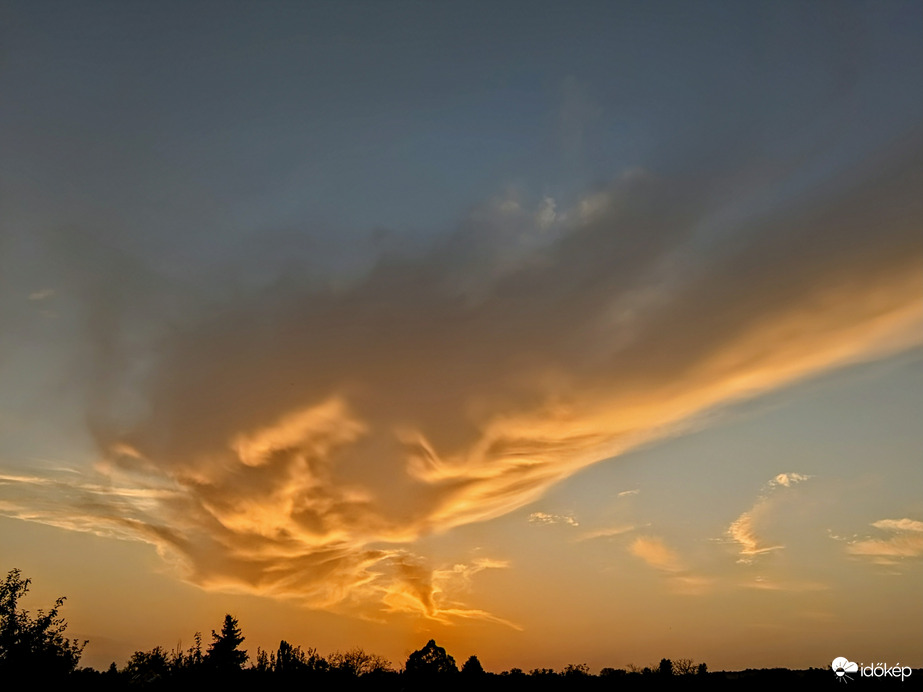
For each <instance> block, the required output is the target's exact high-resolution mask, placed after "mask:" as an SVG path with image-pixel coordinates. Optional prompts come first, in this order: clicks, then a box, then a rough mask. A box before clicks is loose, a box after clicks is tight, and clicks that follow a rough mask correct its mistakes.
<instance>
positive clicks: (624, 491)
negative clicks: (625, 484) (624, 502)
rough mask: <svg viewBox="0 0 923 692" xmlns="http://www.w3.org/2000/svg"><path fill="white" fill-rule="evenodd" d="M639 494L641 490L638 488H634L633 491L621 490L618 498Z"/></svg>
mask: <svg viewBox="0 0 923 692" xmlns="http://www.w3.org/2000/svg"><path fill="white" fill-rule="evenodd" d="M640 492H641V490H640V489H639V488H635V489H634V490H623V491H622V492H620V493H619V497H628V496H629V495H637V494H638V493H640Z"/></svg>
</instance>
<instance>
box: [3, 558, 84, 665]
mask: <svg viewBox="0 0 923 692" xmlns="http://www.w3.org/2000/svg"><path fill="white" fill-rule="evenodd" d="M31 583H32V580H31V579H23V578H22V573H21V572H20V571H19V570H18V569H13V570H10V572H9V573H8V574H7V575H6V579H4V581H3V583H2V584H0V678H3V677H8V676H10V675H12V674H20V673H28V674H29V675H31V676H33V677H54V676H58V675H66V674H67V673H70V672H71V671H73V670H74V669H75V668H76V667H77V663H78V662H79V661H80V655H81V654H82V653H83V647H84V646H86V642H77V641H71V640H70V639H67V638H66V637H65V636H64V630H65V629H66V627H67V623H66V622H65V620H64V618H62V617H59V616H58V609H59V608H60V607H61V606H62V605H63V603H64V597H63V596H62V597H61V598H59V599H57V600H56V601H55V603H54V607H53V608H52V609H51V610H49V611H48V612H47V613H46V612H45V611H43V610H39V611H38V614H37V615H36V616H35V617H34V618H32V617H30V616H29V611H27V610H22V609H21V608H20V607H19V601H20V600H21V599H22V597H23V596H25V595H26V594H27V593H28V592H29V584H31Z"/></svg>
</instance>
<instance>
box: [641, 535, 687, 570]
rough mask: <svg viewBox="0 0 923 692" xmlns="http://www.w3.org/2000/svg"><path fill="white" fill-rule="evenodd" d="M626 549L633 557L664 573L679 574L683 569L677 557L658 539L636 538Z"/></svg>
mask: <svg viewBox="0 0 923 692" xmlns="http://www.w3.org/2000/svg"><path fill="white" fill-rule="evenodd" d="M628 549H629V550H630V551H631V554H632V555H634V556H635V557H639V558H641V559H642V560H644V561H645V562H646V563H647V564H648V565H650V566H651V567H655V568H657V569H659V570H663V571H664V572H679V571H681V570H682V569H683V564H682V561H681V560H680V559H679V556H678V555H677V554H676V553H675V552H673V551H672V550H671V549H670V548H668V547H667V546H666V545H665V544H664V542H663V541H662V540H661V539H659V538H651V537H646V536H645V537H641V538H637V539H635V541H634V542H633V543H632V544H631V546H630V547H629V548H628Z"/></svg>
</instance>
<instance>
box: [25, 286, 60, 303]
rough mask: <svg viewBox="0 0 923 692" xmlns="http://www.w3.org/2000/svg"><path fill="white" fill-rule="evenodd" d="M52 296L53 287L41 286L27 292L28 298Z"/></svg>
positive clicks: (45, 298) (37, 298)
mask: <svg viewBox="0 0 923 692" xmlns="http://www.w3.org/2000/svg"><path fill="white" fill-rule="evenodd" d="M53 297H54V289H52V288H43V289H41V290H40V291H33V292H32V293H30V294H29V300H48V299H49V298H53Z"/></svg>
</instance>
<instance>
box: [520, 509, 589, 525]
mask: <svg viewBox="0 0 923 692" xmlns="http://www.w3.org/2000/svg"><path fill="white" fill-rule="evenodd" d="M529 523H530V524H568V525H569V526H580V523H579V522H578V521H577V520H576V519H574V518H573V517H571V516H567V515H562V514H547V513H545V512H532V514H530V515H529Z"/></svg>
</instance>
